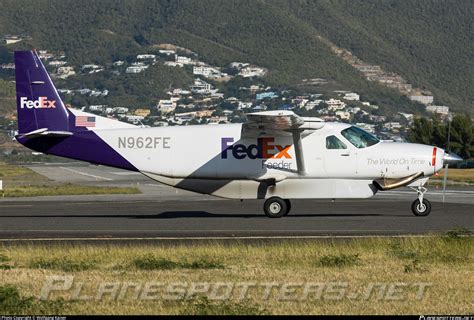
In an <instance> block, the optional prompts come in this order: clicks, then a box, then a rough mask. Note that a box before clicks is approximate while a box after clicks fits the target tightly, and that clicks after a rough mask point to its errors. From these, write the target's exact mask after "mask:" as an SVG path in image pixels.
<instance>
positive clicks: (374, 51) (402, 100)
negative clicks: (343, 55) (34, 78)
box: [0, 0, 474, 111]
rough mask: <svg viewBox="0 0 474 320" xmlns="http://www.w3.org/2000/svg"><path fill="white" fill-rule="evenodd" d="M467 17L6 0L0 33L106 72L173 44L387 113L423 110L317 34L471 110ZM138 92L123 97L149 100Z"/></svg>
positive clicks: (363, 8)
mask: <svg viewBox="0 0 474 320" xmlns="http://www.w3.org/2000/svg"><path fill="white" fill-rule="evenodd" d="M473 10H474V7H473V3H472V2H471V1H467V0H466V1H454V0H453V1H442V2H441V1H418V0H409V1H408V0H407V1H389V0H384V1H379V0H371V1H365V2H359V1H357V2H355V1H351V0H344V1H342V0H341V1H330V0H326V1H293V0H275V1H254V0H241V1H234V0H232V1H230V0H229V1H220V0H186V1H184V0H183V1H180V0H173V1H164V0H163V1H146V0H130V1H111V0H105V1H71V0H60V1H59V0H58V1H51V0H39V1H35V2H31V1H26V0H4V1H2V10H0V35H1V34H27V35H30V36H31V37H32V40H31V41H28V42H21V43H20V44H18V45H13V46H12V45H10V46H9V47H8V48H9V49H13V48H31V47H36V48H47V49H49V50H63V51H65V53H66V55H67V57H68V61H70V62H72V63H73V64H79V63H99V64H106V63H110V62H111V61H113V60H116V59H125V58H127V57H130V56H131V55H134V54H136V53H144V52H147V51H148V50H149V48H150V46H151V45H153V44H158V43H173V44H177V45H180V46H183V47H186V48H189V49H191V50H193V51H195V52H197V53H198V54H199V55H200V57H201V58H202V60H204V61H207V62H209V63H212V64H215V65H219V66H224V65H226V64H227V63H229V62H231V61H245V62H252V63H255V64H258V65H261V66H264V67H267V68H268V69H269V70H270V73H269V75H268V76H267V79H266V81H267V82H268V84H270V85H275V86H282V87H285V86H292V85H295V84H297V83H299V82H300V81H301V79H304V78H325V79H329V80H331V81H333V83H334V84H335V86H336V87H339V88H341V89H342V88H344V89H351V90H356V91H357V92H359V93H361V94H362V95H363V97H364V98H365V99H367V100H370V101H374V102H376V103H382V104H383V105H384V106H386V107H387V108H389V109H392V111H395V110H396V111H401V110H405V109H411V110H421V109H420V106H419V105H417V104H415V103H412V102H410V101H408V99H407V98H406V97H402V96H400V94H399V93H398V92H396V91H394V90H391V89H386V88H384V87H381V86H379V85H377V84H375V83H373V82H368V81H366V80H365V78H363V76H362V75H361V74H360V73H359V72H358V71H356V70H355V69H353V68H352V67H351V66H350V65H348V64H347V63H346V62H344V61H342V60H341V59H340V58H339V57H337V56H335V55H334V54H333V53H331V51H330V50H329V48H328V47H327V46H326V45H325V44H323V43H321V42H320V41H319V40H318V38H317V36H318V35H321V36H323V37H325V38H327V39H329V40H330V41H332V42H334V43H336V44H337V45H338V46H340V47H343V48H346V49H349V50H351V51H352V52H353V53H354V54H356V55H357V56H358V57H360V58H362V59H363V60H364V61H366V62H368V63H374V64H380V65H382V66H383V67H384V68H386V69H387V71H394V72H397V73H398V74H400V75H401V76H403V77H404V78H406V79H407V80H409V81H410V82H411V83H413V84H414V85H417V86H419V87H424V88H427V89H429V90H431V91H432V92H433V93H434V94H435V97H436V98H437V101H436V103H440V104H446V105H449V106H451V107H453V108H455V109H457V110H469V111H470V109H471V108H472V105H473V101H474V90H473V80H474V79H473V76H474V65H473V61H474V56H473V52H474V41H473V40H474V38H473V37H474V36H473V34H474V33H473V32H472V23H473V21H472V20H473V16H472V12H473ZM0 53H1V52H0ZM0 59H1V60H8V56H7V57H6V58H5V55H4V54H0ZM0 62H1V61H0ZM160 71H163V72H165V71H166V70H160ZM168 71H170V69H169V70H168ZM172 78H173V79H174V80H170V81H167V80H166V79H162V80H158V79H156V81H155V83H154V84H153V85H157V86H158V90H157V91H160V92H161V91H163V89H164V88H166V87H167V86H169V85H170V84H172V81H174V82H175V83H176V82H180V83H183V82H186V83H187V82H188V81H190V80H191V79H189V78H187V77H186V76H185V75H183V74H181V75H180V74H177V75H176V74H175V75H173V76H172ZM104 80H105V79H104ZM140 87H143V86H142V85H139V88H136V90H125V91H124V92H125V93H127V94H130V92H133V93H132V95H137V96H139V95H143V94H147V92H149V89H150V88H149V87H148V89H147V88H143V90H145V92H140V91H141V89H140ZM145 87H146V85H145ZM147 90H148V91H147ZM131 99H132V100H133V101H136V99H135V98H133V97H132V98H131Z"/></svg>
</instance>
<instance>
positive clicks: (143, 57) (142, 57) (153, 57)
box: [137, 54, 156, 60]
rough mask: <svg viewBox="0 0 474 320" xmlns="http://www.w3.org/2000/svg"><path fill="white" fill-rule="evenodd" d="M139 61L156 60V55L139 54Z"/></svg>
mask: <svg viewBox="0 0 474 320" xmlns="http://www.w3.org/2000/svg"><path fill="white" fill-rule="evenodd" d="M137 59H138V60H146V59H156V56H155V55H154V54H139V55H137Z"/></svg>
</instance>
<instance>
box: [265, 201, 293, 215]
mask: <svg viewBox="0 0 474 320" xmlns="http://www.w3.org/2000/svg"><path fill="white" fill-rule="evenodd" d="M263 211H264V212H265V215H266V216H267V217H269V218H281V217H283V216H284V215H286V214H287V213H288V211H289V210H288V205H287V203H286V201H285V200H283V199H282V198H279V197H271V198H269V199H267V201H265V204H264V205H263Z"/></svg>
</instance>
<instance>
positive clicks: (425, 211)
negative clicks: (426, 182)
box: [411, 199, 431, 217]
mask: <svg viewBox="0 0 474 320" xmlns="http://www.w3.org/2000/svg"><path fill="white" fill-rule="evenodd" d="M411 211H412V212H413V214H414V215H415V216H418V217H425V216H427V215H429V214H430V212H431V203H430V202H429V201H428V200H426V199H423V201H422V202H420V200H419V199H416V200H415V201H413V203H412V205H411Z"/></svg>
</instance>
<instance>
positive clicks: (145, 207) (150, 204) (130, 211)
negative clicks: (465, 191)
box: [0, 198, 474, 239]
mask: <svg viewBox="0 0 474 320" xmlns="http://www.w3.org/2000/svg"><path fill="white" fill-rule="evenodd" d="M410 205H411V202H410V201H406V200H401V199H384V198H380V199H378V198H374V199H368V200H362V201H337V202H335V203H332V202H330V201H319V200H318V201H315V200H301V201H293V209H292V212H291V213H290V215H289V216H287V217H283V218H280V219H270V218H267V217H265V216H264V215H263V213H262V202H261V201H244V202H240V201H231V200H205V201H197V200H185V201H176V200H166V201H152V200H126V198H124V200H121V201H120V200H115V201H101V200H100V199H97V200H96V201H70V202H64V201H47V200H45V201H35V200H30V201H27V202H20V201H14V202H11V201H3V202H0V239H14V238H18V239H25V238H28V239H30V238H31V239H33V238H43V239H45V238H154V237H164V238H168V237H170V238H186V237H211V238H212V237H263V238H264V237H308V236H325V235H330V236H332V235H347V236H353V235H406V234H427V233H440V232H445V231H447V230H449V229H452V228H454V227H464V228H468V229H470V230H474V213H473V210H472V208H473V207H472V205H471V204H455V205H454V204H452V203H445V204H443V203H439V202H438V203H433V210H432V212H431V214H430V215H429V216H427V217H416V216H414V215H413V214H412V213H411V211H410Z"/></svg>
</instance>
